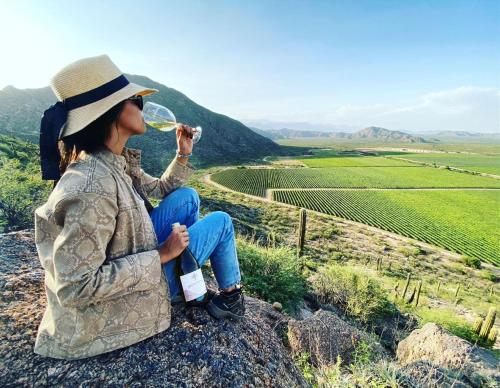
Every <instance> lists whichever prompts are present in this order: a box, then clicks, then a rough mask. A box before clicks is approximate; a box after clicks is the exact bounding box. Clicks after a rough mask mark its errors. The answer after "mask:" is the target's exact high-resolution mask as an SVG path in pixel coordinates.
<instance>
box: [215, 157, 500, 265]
mask: <svg viewBox="0 0 500 388" xmlns="http://www.w3.org/2000/svg"><path fill="white" fill-rule="evenodd" d="M382 160H383V161H382ZM304 161H305V160H304ZM483 162H484V161H483ZM483 162H481V163H483ZM307 163H311V165H314V166H316V167H317V168H281V169H269V168H261V169H248V168H246V169H245V168H244V169H228V170H223V171H221V172H218V173H215V174H213V175H212V180H213V181H214V182H217V183H219V184H221V185H223V186H226V187H228V188H230V189H232V190H235V191H239V192H243V193H247V194H252V195H256V196H261V197H265V196H266V192H267V190H268V189H271V190H269V193H271V195H272V198H273V199H274V200H276V201H279V202H283V203H287V204H291V205H296V206H300V207H304V208H308V209H312V210H316V211H319V212H322V213H327V214H332V215H335V216H339V217H343V218H346V219H349V220H353V221H357V222H361V223H364V224H368V225H372V226H375V227H378V228H381V229H384V230H387V231H390V232H394V233H398V234H401V235H403V236H407V237H411V238H414V239H417V240H421V241H424V242H428V243H430V244H434V245H436V246H440V247H443V248H445V249H448V250H450V251H455V252H458V253H461V254H466V255H470V256H474V257H478V258H480V259H482V260H483V261H488V262H491V263H494V264H495V265H499V264H500V217H499V215H500V190H498V189H500V180H497V179H493V178H488V177H482V176H477V175H471V174H464V173H459V172H454V171H450V170H446V169H437V168H429V167H420V166H415V165H414V166H412V167H407V166H406V165H405V163H406V162H403V165H400V164H399V161H397V160H393V161H391V160H390V159H386V158H380V157H343V158H315V159H310V160H308V161H307ZM384 163H389V164H390V163H394V165H393V166H381V165H383V164H384ZM478 163H479V162H478ZM379 166H380V167H379ZM363 167H364V168H363ZM447 188H448V189H450V190H446V189H447ZM412 189H430V190H412Z"/></svg>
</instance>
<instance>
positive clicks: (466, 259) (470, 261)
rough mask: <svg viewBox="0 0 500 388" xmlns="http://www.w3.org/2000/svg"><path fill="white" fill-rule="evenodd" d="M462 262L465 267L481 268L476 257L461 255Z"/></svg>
mask: <svg viewBox="0 0 500 388" xmlns="http://www.w3.org/2000/svg"><path fill="white" fill-rule="evenodd" d="M462 262H463V263H464V264H465V265H466V266H467V267H471V268H476V269H479V268H481V260H480V259H478V258H477V257H471V256H462Z"/></svg>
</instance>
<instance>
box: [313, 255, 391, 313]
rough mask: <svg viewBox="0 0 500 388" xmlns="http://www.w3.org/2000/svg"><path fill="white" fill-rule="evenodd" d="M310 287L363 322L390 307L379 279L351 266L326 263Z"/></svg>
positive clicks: (385, 311)
mask: <svg viewBox="0 0 500 388" xmlns="http://www.w3.org/2000/svg"><path fill="white" fill-rule="evenodd" d="M313 289H314V291H315V292H316V294H317V295H318V297H319V299H320V300H321V301H322V302H323V303H330V304H334V305H336V306H338V307H340V308H341V309H342V310H343V311H344V312H345V313H346V314H347V315H350V316H352V317H355V318H357V319H359V320H360V321H361V322H364V323H366V322H368V321H370V320H372V319H374V318H378V317H382V316H385V315H388V314H392V313H393V311H394V306H393V305H392V304H391V303H390V302H389V301H388V299H387V294H386V292H385V291H384V290H383V289H382V287H381V286H380V284H379V282H378V281H377V280H376V279H375V278H374V277H373V276H371V275H369V274H367V273H364V272H362V271H361V270H359V269H355V268H352V267H345V266H342V265H338V264H330V265H328V266H325V267H322V268H320V269H319V271H318V274H317V276H316V278H315V279H314V280H313Z"/></svg>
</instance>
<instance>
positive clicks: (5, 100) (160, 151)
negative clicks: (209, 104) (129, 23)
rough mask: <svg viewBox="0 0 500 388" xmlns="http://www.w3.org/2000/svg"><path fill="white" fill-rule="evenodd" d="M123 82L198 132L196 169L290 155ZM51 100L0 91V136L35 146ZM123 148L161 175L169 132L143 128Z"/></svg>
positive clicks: (221, 118)
mask: <svg viewBox="0 0 500 388" xmlns="http://www.w3.org/2000/svg"><path fill="white" fill-rule="evenodd" d="M127 78H128V79H129V80H130V81H131V82H135V83H138V84H141V85H144V86H146V87H153V88H156V89H158V90H159V91H160V92H159V93H156V94H155V95H153V96H151V97H148V100H150V101H153V102H157V103H159V104H162V105H165V106H167V107H168V108H169V109H170V110H172V111H173V112H174V113H175V115H176V118H177V120H178V121H179V122H183V123H186V124H188V125H191V126H196V125H200V126H201V127H202V128H203V136H202V138H201V140H200V142H199V143H198V144H196V145H195V146H194V149H193V158H192V160H193V162H194V163H195V164H196V165H198V166H208V165H215V164H235V163H242V162H250V161H255V160H256V159H259V158H262V157H264V156H266V155H282V154H285V153H287V152H290V151H288V149H287V148H284V147H281V146H279V145H278V144H276V143H274V142H273V141H271V140H270V139H268V138H266V137H263V136H261V135H259V134H256V133H255V132H254V131H252V130H250V129H249V128H248V127H247V126H245V125H244V124H242V123H241V122H239V121H237V120H234V119H232V118H230V117H228V116H225V115H222V114H219V113H215V112H212V111H210V110H208V109H206V108H204V107H202V106H201V105H198V104H196V103H195V102H194V101H192V100H191V99H189V98H188V97H187V96H186V95H184V94H182V93H181V92H179V91H177V90H175V89H172V88H168V87H166V86H164V85H162V84H160V83H157V82H154V81H152V80H151V79H149V78H147V77H143V76H138V75H127ZM55 101H56V97H55V96H54V94H53V93H52V91H51V89H50V88H49V87H45V88H40V89H22V90H21V89H16V88H14V87H12V86H7V87H5V88H4V89H3V90H0V133H2V134H6V135H11V136H17V137H19V138H21V139H24V140H27V141H30V142H32V143H35V144H38V141H39V127H40V118H41V116H42V113H43V111H44V110H45V109H47V108H48V107H49V106H50V105H51V104H53V103H54V102H55ZM127 146H129V147H134V148H140V149H142V150H143V161H144V166H145V167H146V169H147V170H148V172H149V173H152V174H161V173H162V172H163V170H164V168H165V167H166V165H167V164H168V163H169V162H170V160H171V159H172V158H173V157H174V154H175V149H176V144H175V133H174V132H160V131H157V130H155V129H153V128H148V131H147V132H146V133H145V134H144V135H142V136H133V137H131V138H130V139H129V141H128V143H127Z"/></svg>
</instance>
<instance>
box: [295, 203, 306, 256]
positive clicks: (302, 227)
mask: <svg viewBox="0 0 500 388" xmlns="http://www.w3.org/2000/svg"><path fill="white" fill-rule="evenodd" d="M306 214H307V213H306V209H304V208H302V209H300V213H299V238H298V241H297V256H298V257H300V256H301V255H302V251H303V250H304V240H305V238H306V222H307V220H306V217H307V216H306Z"/></svg>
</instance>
